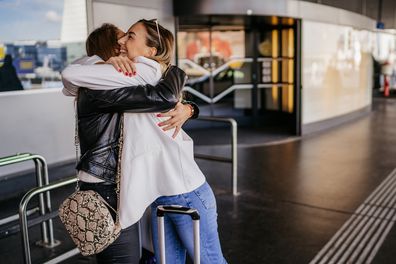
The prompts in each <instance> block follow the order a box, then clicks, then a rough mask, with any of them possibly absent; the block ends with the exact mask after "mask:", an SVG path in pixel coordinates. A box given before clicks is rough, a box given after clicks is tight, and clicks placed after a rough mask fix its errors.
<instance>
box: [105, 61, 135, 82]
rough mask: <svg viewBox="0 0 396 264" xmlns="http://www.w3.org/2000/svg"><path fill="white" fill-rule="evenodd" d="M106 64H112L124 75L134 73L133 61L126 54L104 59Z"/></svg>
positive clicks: (130, 75) (132, 74)
mask: <svg viewBox="0 0 396 264" xmlns="http://www.w3.org/2000/svg"><path fill="white" fill-rule="evenodd" d="M106 64H111V65H113V66H114V68H115V69H116V70H117V71H119V72H123V73H124V74H125V75H126V76H129V77H132V76H134V75H136V67H135V63H134V62H133V61H132V60H130V59H129V58H128V57H126V56H116V57H111V58H110V59H108V60H107V61H106Z"/></svg>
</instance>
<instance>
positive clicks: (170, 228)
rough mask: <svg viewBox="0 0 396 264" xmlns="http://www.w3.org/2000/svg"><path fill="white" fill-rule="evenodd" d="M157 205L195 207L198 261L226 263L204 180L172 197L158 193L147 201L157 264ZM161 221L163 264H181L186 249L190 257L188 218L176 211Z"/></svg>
mask: <svg viewBox="0 0 396 264" xmlns="http://www.w3.org/2000/svg"><path fill="white" fill-rule="evenodd" d="M158 205H181V206H184V207H191V208H195V209H197V210H198V211H199V214H200V216H201V220H200V239H201V243H200V244H201V263H202V264H224V263H227V262H226V260H225V259H224V257H223V253H222V252H221V246H220V240H219V234H218V232H217V209H216V199H215V196H214V194H213V191H212V189H211V188H210V186H209V184H208V183H207V182H205V183H204V184H203V185H201V186H200V187H199V188H197V189H195V190H194V191H192V192H189V193H184V194H180V195H174V196H162V197H159V198H158V199H157V200H155V201H154V202H153V203H152V204H151V209H152V216H151V217H152V228H153V230H152V234H153V243H154V251H155V257H156V259H157V262H158V263H159V259H160V255H159V245H158V227H157V206H158ZM164 220H165V221H164V222H165V250H166V263H171V264H185V263H186V252H187V253H188V255H189V256H190V258H191V259H193V256H194V240H193V237H194V234H193V225H192V220H191V218H190V217H189V216H186V215H178V214H166V215H165V218H164Z"/></svg>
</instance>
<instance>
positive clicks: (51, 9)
mask: <svg viewBox="0 0 396 264" xmlns="http://www.w3.org/2000/svg"><path fill="white" fill-rule="evenodd" d="M65 1H67V0H65ZM63 2H64V0H0V43H8V42H13V41H17V40H36V41H38V40H58V39H60V34H61V26H62V13H63Z"/></svg>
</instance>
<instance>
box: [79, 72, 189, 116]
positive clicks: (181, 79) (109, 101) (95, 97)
mask: <svg viewBox="0 0 396 264" xmlns="http://www.w3.org/2000/svg"><path fill="white" fill-rule="evenodd" d="M185 82H186V74H185V73H184V72H183V71H182V70H181V69H179V68H178V67H176V66H171V67H170V69H169V70H168V72H167V74H166V75H165V77H164V79H162V80H161V81H160V82H159V83H158V84H157V85H155V86H152V85H139V86H131V87H125V88H119V89H114V90H90V89H81V92H83V93H85V95H86V97H87V98H89V101H90V104H91V106H93V107H95V108H96V109H97V110H98V111H100V112H121V111H128V112H135V113H142V112H146V113H147V112H157V111H164V110H169V109H172V108H174V107H175V105H176V104H177V102H178V100H179V97H180V94H181V91H182V89H183V87H184V84H185Z"/></svg>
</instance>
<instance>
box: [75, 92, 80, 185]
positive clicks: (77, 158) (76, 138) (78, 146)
mask: <svg viewBox="0 0 396 264" xmlns="http://www.w3.org/2000/svg"><path fill="white" fill-rule="evenodd" d="M78 94H79V93H78V92H77V95H76V98H75V100H74V146H75V148H76V166H75V168H76V175H77V181H76V191H79V190H80V186H79V185H78V170H77V165H78V161H79V159H80V158H79V153H80V138H79V137H78V112H77V110H78V109H77V101H78Z"/></svg>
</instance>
